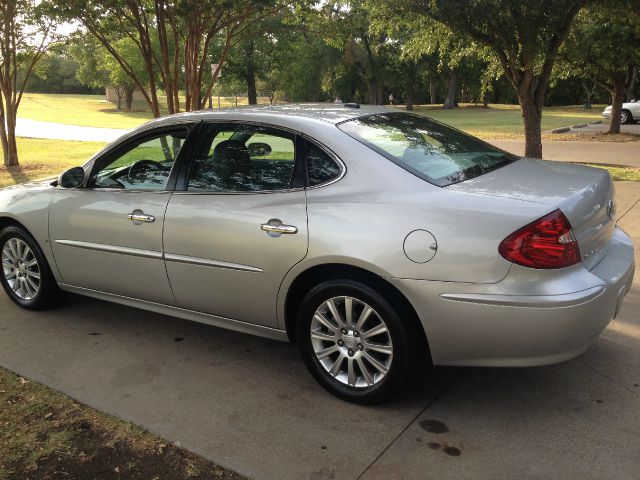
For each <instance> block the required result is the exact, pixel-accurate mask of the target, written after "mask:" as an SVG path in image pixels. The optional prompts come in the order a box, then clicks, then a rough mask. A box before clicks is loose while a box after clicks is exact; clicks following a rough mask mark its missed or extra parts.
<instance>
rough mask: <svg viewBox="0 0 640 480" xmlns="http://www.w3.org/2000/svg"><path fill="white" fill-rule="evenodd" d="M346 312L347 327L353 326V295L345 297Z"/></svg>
mask: <svg viewBox="0 0 640 480" xmlns="http://www.w3.org/2000/svg"><path fill="white" fill-rule="evenodd" d="M344 314H345V318H346V324H347V328H351V327H353V299H352V298H351V297H345V299H344Z"/></svg>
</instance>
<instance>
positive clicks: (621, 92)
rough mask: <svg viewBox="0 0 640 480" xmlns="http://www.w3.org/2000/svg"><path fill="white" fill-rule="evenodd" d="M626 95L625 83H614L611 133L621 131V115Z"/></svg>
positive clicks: (610, 123)
mask: <svg viewBox="0 0 640 480" xmlns="http://www.w3.org/2000/svg"><path fill="white" fill-rule="evenodd" d="M626 95H627V93H626V92H625V88H624V85H621V84H619V83H616V84H614V88H613V102H612V103H611V119H610V121H609V133H620V115H622V104H623V103H624V101H625V98H626Z"/></svg>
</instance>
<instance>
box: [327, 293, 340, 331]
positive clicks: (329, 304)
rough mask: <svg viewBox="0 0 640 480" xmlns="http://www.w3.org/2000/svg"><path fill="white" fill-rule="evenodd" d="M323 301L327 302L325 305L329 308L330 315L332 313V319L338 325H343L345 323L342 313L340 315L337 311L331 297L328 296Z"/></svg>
mask: <svg viewBox="0 0 640 480" xmlns="http://www.w3.org/2000/svg"><path fill="white" fill-rule="evenodd" d="M325 303H326V304H327V307H328V308H329V311H330V312H331V315H333V319H334V320H335V321H336V323H337V324H338V327H344V325H345V323H344V320H343V318H342V315H340V312H338V308H337V307H336V304H335V303H334V301H333V298H330V299H329V300H327V301H326V302H325Z"/></svg>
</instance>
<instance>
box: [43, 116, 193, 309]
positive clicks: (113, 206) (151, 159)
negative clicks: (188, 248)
mask: <svg viewBox="0 0 640 480" xmlns="http://www.w3.org/2000/svg"><path fill="white" fill-rule="evenodd" d="M188 134H189V127H187V126H178V127H169V128H162V129H159V130H158V129H156V130H154V131H152V132H148V133H144V134H141V135H139V136H137V137H135V138H133V139H130V140H128V141H126V142H125V143H124V144H123V145H121V146H120V147H116V148H115V149H112V150H111V151H109V152H107V153H106V154H105V155H104V156H102V157H100V158H98V159H97V160H96V162H94V165H93V167H92V169H91V172H90V173H89V178H88V180H87V182H86V183H85V186H84V187H83V188H75V189H66V190H65V189H60V190H59V192H58V195H56V198H55V200H54V201H53V202H52V204H51V207H50V210H49V238H50V241H51V245H52V249H53V254H54V258H55V262H56V265H57V267H58V270H59V272H60V275H61V277H62V282H63V283H64V284H66V285H71V286H75V287H81V288H85V289H91V290H96V291H100V292H107V293H112V294H117V295H122V296H126V297H131V298H136V299H141V300H148V301H152V302H157V303H162V304H170V305H172V304H175V300H174V298H173V295H172V293H171V288H170V286H169V281H168V279H167V275H166V270H165V266H164V260H163V251H162V228H163V223H164V214H165V210H166V207H167V203H168V201H169V197H170V196H171V191H172V190H173V188H174V185H175V178H174V176H175V173H174V168H173V167H174V164H175V163H176V160H177V158H178V156H179V155H183V154H184V150H185V148H183V144H185V141H186V138H187V136H188Z"/></svg>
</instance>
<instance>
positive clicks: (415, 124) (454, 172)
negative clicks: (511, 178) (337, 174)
mask: <svg viewBox="0 0 640 480" xmlns="http://www.w3.org/2000/svg"><path fill="white" fill-rule="evenodd" d="M338 127H339V128H340V129H341V130H342V131H343V132H345V133H347V134H348V135H350V136H352V137H353V138H355V139H356V140H358V141H359V142H361V143H363V144H364V145H367V146H368V147H370V148H371V149H373V150H375V151H376V152H378V153H380V154H381V155H383V156H385V157H387V158H388V159H389V160H391V161H392V162H394V163H396V164H398V165H400V166H401V167H402V168H404V169H405V170H407V171H409V172H411V173H413V174H414V175H416V176H418V177H420V178H422V179H423V180H426V181H428V182H430V183H433V184H434V185H438V186H441V187H444V186H447V185H451V184H453V183H458V182H462V181H464V180H468V179H470V178H474V177H478V176H480V175H483V174H485V173H487V172H490V171H492V170H495V169H497V168H500V167H502V166H504V165H507V164H509V163H511V162H514V161H515V160H517V159H518V157H516V156H515V155H512V154H510V153H507V152H505V151H503V150H500V149H498V148H496V147H493V146H492V145H489V144H488V143H485V142H483V141H482V140H480V139H477V138H475V137H472V136H470V135H467V134H466V133H463V132H461V131H459V130H456V129H455V128H452V127H448V126H446V125H444V124H442V123H439V122H435V121H433V120H431V119H429V118H426V117H423V116H420V115H413V114H408V113H385V114H378V115H368V116H365V117H360V118H356V119H354V120H348V121H346V122H343V123H341V124H339V125H338Z"/></svg>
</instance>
